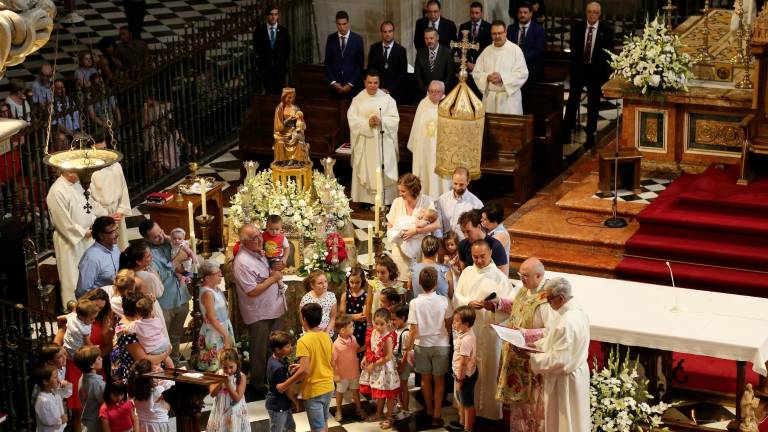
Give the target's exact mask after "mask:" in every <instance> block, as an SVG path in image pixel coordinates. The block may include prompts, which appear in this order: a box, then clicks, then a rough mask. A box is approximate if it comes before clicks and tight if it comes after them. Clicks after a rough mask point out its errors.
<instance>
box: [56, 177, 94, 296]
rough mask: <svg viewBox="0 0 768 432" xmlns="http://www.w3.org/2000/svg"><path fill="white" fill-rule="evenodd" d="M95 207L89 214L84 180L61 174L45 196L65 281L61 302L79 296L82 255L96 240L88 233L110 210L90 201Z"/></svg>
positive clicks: (60, 276) (62, 279) (61, 275)
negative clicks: (68, 177)
mask: <svg viewBox="0 0 768 432" xmlns="http://www.w3.org/2000/svg"><path fill="white" fill-rule="evenodd" d="M89 201H90V203H91V205H92V206H93V208H92V209H91V212H90V213H86V212H85V209H84V208H83V207H84V206H85V203H86V201H85V196H84V195H83V187H82V186H81V185H80V181H77V182H75V183H70V182H69V181H68V180H67V179H66V178H64V177H59V178H58V179H56V181H55V182H53V185H51V188H50V189H49V190H48V195H47V196H46V197H45V203H46V204H47V205H48V214H49V215H50V217H51V224H52V225H53V228H54V232H53V250H54V253H55V254H56V269H57V270H58V272H59V282H60V283H61V301H62V303H63V304H65V305H66V304H67V302H68V301H69V300H74V299H75V288H76V287H77V277H78V270H77V265H78V263H79V262H80V258H81V257H82V256H83V253H84V252H85V250H86V249H88V247H89V246H91V243H93V239H92V238H91V237H90V235H88V236H87V237H86V234H87V232H88V230H89V229H91V225H92V224H93V221H94V220H95V219H96V217H98V216H105V215H106V214H107V212H106V211H105V210H104V209H103V208H102V207H101V204H99V203H98V202H96V201H94V200H93V199H90V200H89Z"/></svg>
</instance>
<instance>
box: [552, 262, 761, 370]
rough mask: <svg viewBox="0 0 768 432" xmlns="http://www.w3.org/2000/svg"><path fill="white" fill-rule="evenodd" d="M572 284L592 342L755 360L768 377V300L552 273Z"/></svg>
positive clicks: (730, 358) (756, 366)
mask: <svg viewBox="0 0 768 432" xmlns="http://www.w3.org/2000/svg"><path fill="white" fill-rule="evenodd" d="M556 276H562V277H564V278H566V279H568V281H570V283H571V286H572V287H573V294H574V299H575V300H576V302H577V303H578V304H579V305H580V306H581V307H582V309H584V311H585V312H586V313H587V315H589V321H590V327H591V339H592V340H597V341H601V342H609V343H619V344H623V345H630V346H640V347H647V348H656V349H660V350H667V351H676V352H682V353H688V354H697V355H705V356H710V357H716V358H721V359H727V360H741V361H749V362H752V369H753V370H754V371H755V372H757V373H758V374H760V375H763V376H766V374H767V373H766V372H767V371H766V365H765V362H766V360H768V299H764V298H759V297H748V296H740V295H733V294H724V293H715V292H708V291H698V290H692V289H684V288H672V287H669V286H662V285H652V284H646V283H639V282H629V281H622V280H616V279H602V278H596V277H590V276H581V275H575V274H568V273H557V272H547V276H546V277H548V278H552V277H556Z"/></svg>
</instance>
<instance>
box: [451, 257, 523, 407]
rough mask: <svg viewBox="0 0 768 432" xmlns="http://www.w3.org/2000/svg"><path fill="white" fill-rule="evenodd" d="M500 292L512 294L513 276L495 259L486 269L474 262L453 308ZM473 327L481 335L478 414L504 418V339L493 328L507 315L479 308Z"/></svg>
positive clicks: (457, 291)
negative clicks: (499, 392) (499, 390)
mask: <svg viewBox="0 0 768 432" xmlns="http://www.w3.org/2000/svg"><path fill="white" fill-rule="evenodd" d="M491 293H496V296H498V297H502V298H509V297H512V296H513V295H514V294H513V292H512V287H511V286H510V284H509V278H507V276H506V275H504V273H502V272H501V270H499V268H498V267H496V265H495V264H494V263H493V261H491V263H490V264H489V265H487V266H486V267H483V268H477V267H476V266H474V265H472V266H469V267H467V268H465V269H464V271H463V272H461V276H460V277H459V283H458V285H457V286H456V289H455V290H454V293H453V307H454V309H456V308H457V307H459V306H466V305H468V304H469V302H470V301H472V300H483V299H484V298H486V297H487V296H488V295H489V294H491ZM475 313H476V315H477V316H476V318H475V324H474V326H472V329H473V331H474V332H475V337H476V338H477V369H478V377H477V384H476V385H475V409H476V410H477V415H478V416H480V417H485V418H487V419H491V420H498V419H500V418H501V402H499V401H497V400H496V383H497V377H498V374H499V362H500V360H501V339H499V336H498V335H497V334H496V332H495V331H494V330H493V328H492V327H491V324H498V323H501V322H502V321H505V320H506V319H507V317H508V315H507V314H505V313H502V312H496V313H494V312H490V311H487V310H485V309H482V310H476V311H475Z"/></svg>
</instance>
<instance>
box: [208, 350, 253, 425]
mask: <svg viewBox="0 0 768 432" xmlns="http://www.w3.org/2000/svg"><path fill="white" fill-rule="evenodd" d="M219 365H220V366H221V369H219V371H218V372H217V373H218V374H219V375H224V376H226V377H227V382H226V383H224V384H211V387H210V393H209V394H210V395H211V397H213V398H214V401H213V408H211V415H210V416H209V417H208V426H207V427H206V432H250V430H251V425H250V423H249V422H248V411H247V409H246V407H245V383H246V381H247V379H246V377H245V374H244V373H243V372H241V370H240V356H239V355H238V354H237V351H236V350H235V349H234V348H224V349H223V350H221V351H219Z"/></svg>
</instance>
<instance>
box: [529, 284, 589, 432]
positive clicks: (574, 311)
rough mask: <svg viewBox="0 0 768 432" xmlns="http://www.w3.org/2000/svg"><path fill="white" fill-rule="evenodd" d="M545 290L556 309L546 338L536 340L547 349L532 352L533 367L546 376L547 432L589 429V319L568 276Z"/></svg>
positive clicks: (540, 347) (548, 325)
mask: <svg viewBox="0 0 768 432" xmlns="http://www.w3.org/2000/svg"><path fill="white" fill-rule="evenodd" d="M544 289H546V290H548V291H549V294H548V301H549V305H550V306H551V307H552V309H554V310H555V312H554V314H553V316H552V318H551V319H550V321H549V323H548V324H547V328H546V331H545V334H546V335H545V336H544V338H543V339H540V340H538V341H536V342H535V343H534V346H535V347H536V348H538V349H540V350H542V351H544V352H543V353H541V354H532V355H531V369H532V370H533V371H534V372H536V373H540V374H542V375H543V376H544V424H545V427H544V431H545V432H582V431H589V430H592V422H591V418H590V412H589V366H588V365H587V357H588V356H589V353H588V350H589V318H588V317H587V314H586V313H584V311H583V310H581V308H580V307H579V306H578V305H576V303H575V302H574V300H573V295H572V294H571V284H570V283H569V282H568V281H567V280H566V279H563V278H554V279H551V280H550V281H549V282H547V284H546V285H545V286H544Z"/></svg>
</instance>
